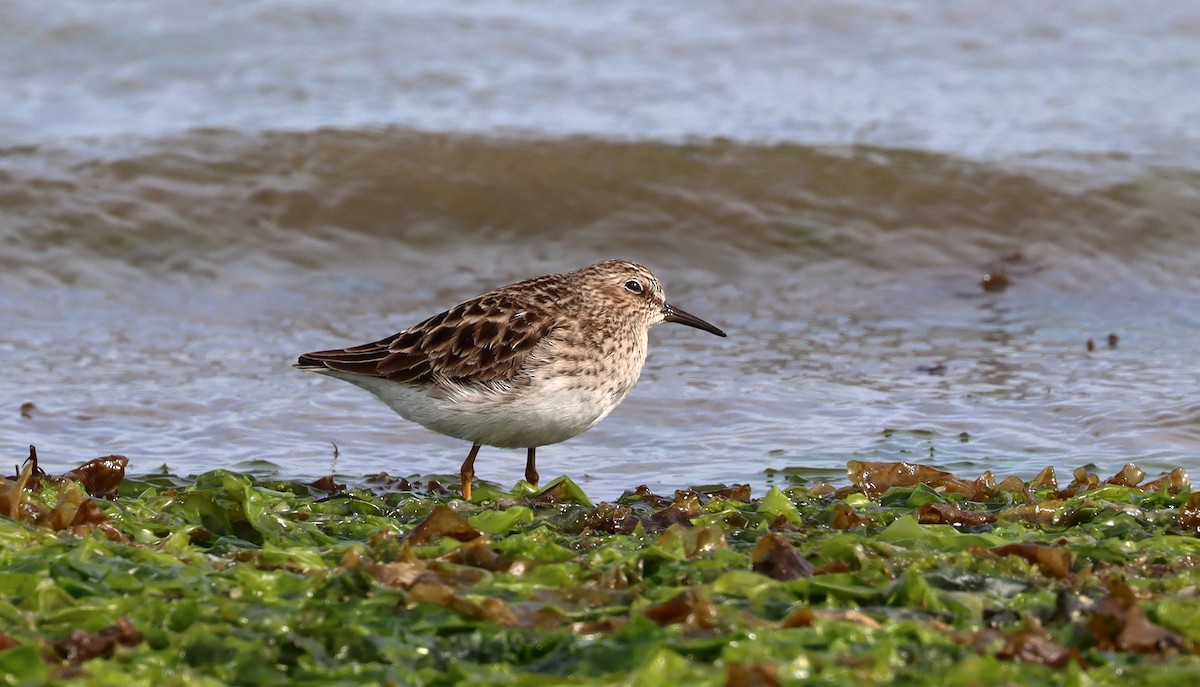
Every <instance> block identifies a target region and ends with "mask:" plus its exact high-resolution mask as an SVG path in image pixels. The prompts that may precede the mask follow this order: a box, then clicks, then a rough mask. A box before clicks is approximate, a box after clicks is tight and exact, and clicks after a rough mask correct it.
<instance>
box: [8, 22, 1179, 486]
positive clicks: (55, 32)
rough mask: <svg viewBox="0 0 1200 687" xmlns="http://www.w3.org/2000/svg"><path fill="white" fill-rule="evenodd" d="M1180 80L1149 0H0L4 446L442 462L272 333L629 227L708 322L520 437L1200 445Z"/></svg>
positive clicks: (613, 244) (705, 468)
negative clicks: (563, 420) (584, 413)
mask: <svg viewBox="0 0 1200 687" xmlns="http://www.w3.org/2000/svg"><path fill="white" fill-rule="evenodd" d="M1198 85H1200V5H1197V4H1194V3H1180V2H1174V1H1163V0H1146V1H1144V2H1140V3H1136V4H1131V3H1128V2H1119V1H1116V0H1067V1H1064V2H1057V3H1044V2H1034V1H1033V0H1018V1H1016V2H1008V3H977V2H968V3H926V2H896V1H895V0H848V1H845V2H794V3H782V2H753V1H746V2H711V3H700V4H697V3H691V2H683V1H681V0H667V1H664V2H658V3H644V2H637V1H634V0H614V1H612V2H606V3H603V4H599V5H598V4H596V3H585V2H553V3H531V2H498V1H487V2H460V3H452V4H446V3H434V2H405V3H394V2H386V1H383V0H375V1H360V2H354V3H342V2H333V1H332V0H330V1H308V2H296V1H293V0H288V1H286V2H285V1H283V0H258V1H255V2H245V1H238V2H230V1H214V2H208V3H199V4H197V3H187V2H180V1H178V0H155V1H153V2H150V1H144V2H137V1H127V0H120V1H118V0H86V1H85V0H75V1H64V2H55V3H49V4H47V3H43V2H39V1H37V0H9V1H8V2H5V3H3V4H0V100H2V102H3V106H2V107H0V294H2V295H3V302H2V304H0V360H2V363H3V366H2V368H0V369H2V370H3V371H2V372H0V450H2V451H3V455H6V456H8V462H9V464H15V463H17V462H19V461H20V460H21V459H22V458H24V456H25V454H26V450H27V449H26V447H27V445H29V444H36V445H37V447H38V450H39V454H40V456H41V457H42V461H43V465H44V467H46V468H47V469H48V470H50V471H51V472H55V471H62V470H65V469H67V468H69V467H72V466H74V465H75V464H77V463H79V462H82V461H83V460H86V459H89V458H92V457H95V456H98V455H105V454H110V453H120V454H124V455H127V456H129V458H130V460H131V468H130V469H131V471H133V472H135V473H146V472H152V471H156V470H158V469H160V468H161V467H162V466H166V468H167V469H169V470H171V471H172V472H175V473H179V474H195V473H199V472H203V471H206V470H210V469H214V468H232V469H239V470H249V471H253V472H256V473H260V474H263V475H273V476H280V477H285V478H297V479H306V478H315V477H318V476H320V475H324V474H327V473H330V472H334V473H337V474H339V475H345V476H349V477H351V478H354V477H358V476H363V475H367V474H371V473H374V472H379V471H387V472H389V473H391V474H393V475H426V476H428V475H435V474H436V475H454V474H455V473H456V472H457V469H458V465H459V463H460V462H461V460H462V458H463V457H464V455H465V452H466V449H467V447H466V446H464V445H463V444H462V443H461V442H458V441H455V440H452V439H447V438H444V437H440V436H438V435H435V434H433V433H431V432H429V431H427V430H424V429H423V428H421V427H419V426H416V425H413V424H410V423H407V422H406V421H404V420H402V419H401V418H399V417H398V416H396V415H394V414H393V413H392V412H391V411H390V410H388V409H387V408H386V407H385V406H384V405H383V404H381V403H379V402H378V401H376V400H375V399H374V398H373V397H371V396H369V395H367V394H365V393H364V392H362V391H360V390H358V389H356V388H354V387H352V386H351V385H349V384H345V383H342V382H337V381H335V380H330V379H327V378H323V377H320V376H317V375H312V374H306V373H301V372H298V371H295V370H293V369H292V368H291V367H290V366H291V363H292V362H293V361H294V359H295V356H296V354H298V353H301V352H304V351H309V350H314V349H320V348H328V347H333V346H341V345H349V344H355V343H361V342H364V341H368V340H373V339H375V338H379V337H382V336H384V335H387V334H391V333H392V332H394V331H398V330H399V329H402V328H403V327H405V326H408V325H410V324H413V323H415V322H416V321H418V320H420V319H422V318H424V317H426V316H428V315H432V314H434V313H436V312H438V311H440V310H442V309H444V308H446V307H449V306H450V305H453V304H454V303H457V302H458V301H461V300H463V299H465V298H467V297H470V296H473V295H475V294H477V293H479V292H481V291H483V290H485V289H488V288H491V287H494V286H498V285H500V284H504V283H508V282H510V281H515V280H517V279H521V278H524V277H528V276H533V275H536V274H542V273H547V272H553V271H561V270H569V269H573V268H575V267H578V266H581V265H584V264H588V263H590V262H593V261H595V260H597V259H601V258H607V257H624V258H631V259H636V260H639V261H642V262H644V263H646V264H647V265H649V266H651V267H652V268H653V269H654V270H655V271H656V273H657V274H658V275H659V277H660V278H661V279H662V280H663V282H664V284H665V285H666V288H667V293H668V297H669V298H670V299H671V301H672V302H674V303H676V304H678V305H679V306H681V307H683V308H684V309H686V310H688V311H690V312H693V313H695V314H697V315H699V316H701V317H704V318H706V319H708V320H710V321H712V322H714V323H716V324H718V325H719V326H722V327H723V328H725V329H726V330H727V331H728V332H729V334H730V338H729V339H726V340H719V339H716V338H714V337H711V336H708V335H705V334H703V333H700V332H696V331H693V330H689V329H686V328H682V327H672V326H664V327H660V328H658V329H656V330H655V331H654V332H653V333H652V334H651V355H650V359H649V362H648V364H647V369H646V371H645V373H644V374H643V378H642V381H641V383H640V384H639V386H638V387H637V388H636V389H635V391H634V392H633V393H632V394H631V396H630V397H629V398H628V399H627V400H626V401H625V403H624V404H623V405H622V407H620V408H619V409H618V410H617V411H616V412H614V413H613V415H612V416H610V417H609V418H608V419H607V420H606V421H605V422H603V423H602V424H601V425H599V426H598V427H597V428H595V429H593V430H592V431H590V432H588V433H587V434H584V435H582V436H580V437H578V438H576V439H573V440H571V441H569V442H567V443H564V444H560V445H557V446H553V447H547V448H545V449H543V450H542V451H540V452H539V458H540V460H539V464H540V467H541V472H542V474H543V475H544V476H546V477H552V476H555V475H558V474H568V475H570V476H572V477H573V478H574V479H576V480H577V481H579V482H580V483H581V484H582V485H583V486H584V488H585V490H587V491H588V492H589V493H590V494H592V495H593V496H594V497H598V498H612V497H614V496H616V495H617V494H619V493H620V492H621V491H622V490H624V489H627V488H632V487H633V486H636V485H638V484H643V483H645V484H648V485H650V486H651V488H653V489H655V490H658V491H670V490H671V489H674V488H682V487H686V486H689V485H696V484H703V483H716V482H723V483H732V482H750V483H751V484H752V485H754V486H755V489H756V491H757V490H759V489H761V488H762V487H763V486H764V485H765V484H767V483H785V482H786V481H787V480H818V479H832V480H834V481H838V480H842V481H844V479H845V478H844V468H845V463H846V461H847V460H851V459H868V460H920V461H923V462H928V463H931V464H934V465H938V466H941V467H944V468H947V469H951V470H954V471H956V472H958V473H961V474H964V475H966V476H974V475H976V474H978V473H979V472H980V471H982V470H983V469H992V470H994V471H995V472H996V473H997V474H999V475H1001V476H1004V475H1009V474H1018V475H1022V476H1025V477H1031V476H1032V475H1033V474H1034V473H1036V472H1037V471H1038V470H1039V469H1041V468H1042V467H1043V466H1045V465H1054V466H1056V467H1057V468H1058V469H1059V470H1060V475H1062V471H1064V470H1065V471H1069V469H1070V468H1074V467H1077V466H1080V465H1094V466H1096V467H1097V469H1100V470H1102V471H1112V470H1115V469H1116V468H1117V467H1119V466H1120V465H1121V464H1123V463H1125V462H1127V461H1134V462H1137V463H1138V464H1139V465H1141V466H1142V467H1143V468H1145V469H1146V470H1147V471H1149V472H1158V471H1160V470H1161V469H1163V468H1165V467H1169V466H1174V465H1179V466H1182V467H1184V468H1185V469H1190V470H1192V471H1193V472H1196V471H1197V470H1200V393H1198V369H1197V367H1198V366H1197V360H1198V358H1200V356H1198V352H1200V307H1198V306H1200V298H1198V297H1197V291H1200V267H1198V265H1200V145H1198V144H1200V88H1198V87H1197V86H1198ZM985 275H990V280H989V281H988V282H987V283H988V285H989V286H990V287H991V290H988V289H985V288H984V279H985ZM1110 334H1114V335H1115V340H1114V341H1113V342H1112V343H1114V344H1115V345H1110V340H1109V335H1110ZM1089 340H1091V342H1092V344H1093V345H1092V348H1093V350H1090V351H1089V350H1088V342H1089ZM23 404H32V405H31V406H30V405H25V406H24V412H22V406H23ZM334 444H336V446H337V451H336V453H337V457H336V458H335V451H334ZM523 457H524V453H523V452H521V451H501V450H499V449H485V450H484V452H483V453H482V454H481V456H480V459H479V463H478V464H477V468H476V469H477V471H478V473H479V477H480V478H481V479H485V480H490V481H493V482H496V483H499V484H501V485H503V486H508V485H511V484H512V483H513V482H515V481H516V480H517V479H519V477H520V475H521V472H522V469H523ZM1064 476H1065V475H1064ZM1198 476H1200V475H1198ZM448 481H449V482H451V483H452V484H455V483H456V481H455V479H449V480H448Z"/></svg>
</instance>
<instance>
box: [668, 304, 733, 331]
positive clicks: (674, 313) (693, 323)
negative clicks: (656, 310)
mask: <svg viewBox="0 0 1200 687" xmlns="http://www.w3.org/2000/svg"><path fill="white" fill-rule="evenodd" d="M663 319H664V320H666V321H667V322H678V323H679V324H686V325H687V326H689V327H695V328H696V329H703V330H704V331H706V332H709V333H711V334H716V335H717V336H725V332H723V331H721V330H720V329H717V328H716V327H714V326H713V325H711V324H709V323H707V322H705V321H704V320H702V319H700V318H699V317H696V316H695V315H689V314H688V313H685V312H684V311H682V310H680V309H679V308H676V307H675V306H673V305H668V306H667V307H665V308H663Z"/></svg>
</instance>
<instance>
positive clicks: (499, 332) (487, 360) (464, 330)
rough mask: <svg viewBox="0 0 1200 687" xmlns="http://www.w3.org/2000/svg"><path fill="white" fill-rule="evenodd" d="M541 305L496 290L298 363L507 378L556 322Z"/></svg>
mask: <svg viewBox="0 0 1200 687" xmlns="http://www.w3.org/2000/svg"><path fill="white" fill-rule="evenodd" d="M546 305H547V304H546V303H544V302H541V301H539V300H538V299H531V298H528V297H523V294H522V293H521V292H520V291H516V292H514V291H511V290H509V289H500V290H497V291H493V292H490V293H486V294H484V295H482V296H479V297H478V298H474V299H472V300H469V301H466V302H465V303H460V304H459V305H456V306H454V307H453V308H451V309H449V310H447V311H446V312H443V313H440V314H438V315H434V316H433V317H431V318H429V319H427V320H425V321H424V322H422V323H420V324H418V325H416V326H415V327H410V328H408V329H406V330H404V331H402V332H399V333H397V334H393V335H392V336H389V337H387V338H385V339H380V340H379V341H375V342H373V343H369V344H363V345H361V346H354V347H352V348H342V349H336V350H330V351H317V352H315V353H306V354H304V355H302V356H300V360H299V362H298V363H297V367H300V368H301V369H315V370H321V369H329V370H335V371H338V372H350V373H354V374H361V375H368V376H372V377H383V378H386V379H389V380H393V381H396V382H404V383H408V384H430V383H432V382H433V381H434V380H435V379H438V378H441V379H445V380H450V381H459V382H465V381H470V382H477V383H485V382H497V381H509V380H511V379H513V377H514V376H515V375H516V374H517V371H518V370H520V369H521V366H522V365H524V363H525V361H526V360H527V359H528V357H529V353H530V352H531V351H532V350H533V349H534V347H535V346H537V344H538V342H540V341H541V340H542V339H544V338H545V337H546V336H547V335H548V334H549V333H550V332H551V331H553V330H554V328H555V327H556V326H557V324H558V322H557V318H555V317H553V316H551V315H550V314H549V312H548V310H547V308H546Z"/></svg>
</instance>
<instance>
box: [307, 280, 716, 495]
mask: <svg viewBox="0 0 1200 687" xmlns="http://www.w3.org/2000/svg"><path fill="white" fill-rule="evenodd" d="M660 322H678V323H680V324H686V325H688V326H691V327H696V328H697V329H703V330H704V331H707V332H712V333H713V334H716V335H717V336H725V332H723V331H721V330H720V329H718V328H716V327H714V326H713V325H711V324H709V323H708V322H705V321H704V320H702V319H700V318H698V317H695V316H694V315H689V314H688V313H686V312H684V311H682V310H680V309H679V308H676V307H674V306H672V305H669V304H668V303H667V301H666V297H665V296H664V295H663V289H662V286H661V285H660V284H659V283H658V279H657V278H655V276H654V275H653V274H651V273H650V270H648V269H646V268H645V267H643V266H641V265H639V264H637V263H635V262H628V261H624V260H605V261H604V262H598V263H596V264H595V265H590V266H588V267H584V268H582V269H578V270H575V271H574V272H567V273H565V274H548V275H546V276H544V277H535V278H534V279H529V280H526V281H522V282H517V283H516V284H510V285H508V286H502V287H500V288H498V289H496V290H494V291H489V292H487V293H485V294H483V295H482V296H478V297H476V298H472V299H471V300H469V301H466V302H464V303H460V304H458V305H456V306H454V307H453V308H450V309H449V310H447V311H446V312H443V313H441V314H439V315H434V316H433V317H431V318H429V319H427V320H425V321H424V322H422V323H420V324H418V325H416V326H414V327H409V328H408V329H405V330H404V331H402V332H399V333H398V334H393V335H392V336H389V337H387V338H385V339H380V340H379V341H376V342H374V343H368V344H363V345H361V346H353V347H351V348H340V349H335V350H331V351H318V352H316V353H306V354H304V355H302V356H300V360H299V362H298V363H297V365H296V367H298V368H300V369H302V370H313V371H315V372H320V373H323V374H327V375H329V376H331V377H337V378H338V379H344V380H346V381H348V382H350V383H351V384H354V385H356V386H359V387H362V388H363V389H366V390H367V391H370V392H371V393H373V394H375V395H376V396H378V397H379V398H380V399H381V400H382V401H383V402H384V403H386V404H388V405H389V406H390V407H391V408H392V410H394V411H396V412H397V413H399V414H400V415H401V416H402V417H404V418H406V419H408V420H412V421H413V422H416V423H418V424H421V425H423V426H425V427H427V428H429V429H432V430H433V431H435V432H439V433H441V434H445V435H447V436H451V437H455V438H457V439H462V440H464V441H469V442H471V452H470V453H469V454H467V459H466V460H465V461H464V462H463V464H462V469H461V475H462V493H463V497H464V498H466V499H468V500H469V499H470V498H471V480H472V478H473V477H474V476H475V469H474V466H475V456H476V454H478V453H479V447H480V446H481V445H482V444H487V445H488V446H497V447H500V448H524V449H527V450H528V453H527V456H526V462H525V479H526V480H528V481H529V482H530V484H533V485H534V486H537V484H538V473H537V467H536V464H535V458H534V456H535V452H536V450H537V447H538V446H545V445H546V444H556V443H558V442H560V441H566V440H567V439H570V438H571V437H573V436H575V435H577V434H580V433H582V432H584V431H586V430H587V429H589V428H591V427H592V426H593V425H595V424H596V423H597V422H600V421H601V420H603V419H604V417H605V416H606V415H608V414H609V413H610V412H612V409H613V408H616V407H617V404H619V403H620V402H621V401H622V400H623V399H624V398H625V395H626V394H628V393H629V390H630V389H632V388H633V385H634V384H635V383H636V382H637V380H638V377H639V376H640V375H641V373H642V364H643V363H645V362H646V333H647V332H648V331H649V329H650V328H651V327H653V326H654V325H656V324H658V323H660Z"/></svg>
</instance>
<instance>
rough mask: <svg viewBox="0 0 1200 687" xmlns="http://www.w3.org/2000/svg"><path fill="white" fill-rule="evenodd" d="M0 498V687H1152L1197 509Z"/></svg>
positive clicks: (1079, 493) (1167, 664)
mask: <svg viewBox="0 0 1200 687" xmlns="http://www.w3.org/2000/svg"><path fill="white" fill-rule="evenodd" d="M126 466H127V461H125V459H124V458H122V457H120V456H109V457H106V458H102V459H97V460H96V461H91V462H89V463H87V464H85V465H81V466H80V467H79V468H77V469H76V470H73V471H71V472H69V473H67V474H66V475H64V476H62V477H51V476H49V475H45V474H44V473H41V471H40V470H38V469H37V467H36V461H27V462H26V463H25V465H24V467H23V468H22V470H21V471H20V472H19V473H18V474H17V475H14V476H12V477H9V478H7V479H3V481H2V483H0V515H3V516H4V517H0V676H3V680H4V681H5V683H6V684H18V685H39V684H50V683H54V684H88V685H122V686H129V685H140V684H154V685H173V684H178V685H185V684H186V685H191V684H196V685H210V684H211V685H216V684H264V685H265V684H280V683H282V682H285V681H286V682H289V683H293V684H306V683H312V684H317V683H319V684H338V683H344V684H355V685H361V684H400V685H408V684H412V685H418V684H443V685H449V684H458V683H465V682H471V683H474V684H514V685H525V684H527V685H548V684H580V685H587V684H644V685H657V684H672V683H674V684H684V683H686V684H695V685H706V684H713V685H719V684H728V685H772V684H856V685H873V684H879V685H883V684H939V685H942V684H963V685H993V684H994V685H1000V684H1033V683H1046V684H1080V685H1082V684H1094V685H1106V684H1113V685H1116V684H1121V685H1126V684H1160V683H1161V684H1179V683H1180V681H1181V680H1184V679H1187V678H1190V677H1191V676H1193V675H1195V674H1196V673H1197V671H1200V658H1198V657H1197V655H1196V653H1197V649H1196V647H1197V644H1198V643H1200V613H1197V610H1198V609H1200V592H1198V587H1197V582H1198V581H1200V574H1198V573H1197V568H1196V564H1197V562H1198V561H1200V539H1197V531H1198V529H1200V493H1197V492H1193V490H1192V488H1191V486H1190V483H1189V480H1188V478H1187V475H1186V474H1184V473H1183V471H1182V470H1175V471H1173V472H1171V473H1170V474H1168V475H1164V476H1162V477H1160V478H1158V479H1153V480H1149V481H1147V480H1146V478H1145V475H1143V474H1142V473H1141V471H1140V470H1138V469H1137V468H1135V467H1133V466H1127V467H1126V468H1125V469H1123V470H1122V471H1120V472H1119V473H1117V474H1116V475H1112V476H1109V477H1104V476H1098V475H1095V474H1090V473H1088V472H1087V471H1086V470H1083V469H1079V470H1076V471H1075V472H1074V475H1073V477H1072V479H1071V480H1070V481H1069V482H1067V481H1066V480H1063V482H1067V483H1064V484H1060V483H1059V480H1058V479H1057V478H1056V476H1055V474H1054V472H1053V470H1051V469H1047V470H1045V471H1043V472H1042V473H1041V474H1039V475H1038V476H1037V477H1036V478H1034V479H1033V480H1030V481H1023V480H1021V479H1018V478H1016V477H1008V478H1005V479H998V478H997V477H995V476H993V475H991V474H989V473H985V474H984V475H982V476H980V477H978V478H973V479H968V478H963V477H960V476H955V475H951V474H948V473H945V472H942V471H939V470H937V469H935V468H933V467H930V466H921V465H912V464H906V463H859V462H851V463H850V464H849V465H848V466H847V475H848V480H847V484H848V486H842V487H838V486H834V485H828V484H820V485H812V486H793V487H789V488H787V489H784V490H779V489H771V490H770V491H769V492H768V493H766V494H762V495H752V494H751V493H750V489H749V488H748V487H746V486H738V485H733V486H726V487H710V488H699V489H696V490H684V491H678V492H676V493H675V494H673V495H656V494H652V493H650V492H649V491H648V490H646V489H644V488H637V489H632V490H630V491H628V492H627V493H625V494H624V495H623V496H622V497H620V498H619V499H617V500H616V501H615V502H612V503H601V504H599V505H596V504H593V503H591V502H590V500H589V499H588V498H587V496H586V495H585V494H584V493H583V492H582V491H581V490H580V489H579V488H578V487H577V486H576V485H575V484H573V483H572V482H571V481H570V480H569V479H567V478H560V479H558V480H555V481H553V482H552V483H550V484H549V485H547V486H546V487H545V488H544V489H542V490H540V491H537V490H534V489H532V488H531V487H529V485H527V484H524V483H518V484H517V485H516V486H515V487H514V488H513V490H512V491H511V492H501V491H498V490H496V489H493V488H489V487H488V486H487V485H480V486H479V487H478V488H477V492H476V498H475V500H474V501H473V502H470V503H468V502H466V501H463V500H462V499H460V498H457V497H456V496H455V494H453V493H451V492H449V491H448V490H446V489H444V488H442V487H440V486H439V485H437V483H436V482H428V481H427V482H424V483H421V484H418V483H416V481H413V482H410V481H408V480H402V479H395V478H390V477H387V476H386V475H380V476H376V477H373V478H368V479H365V480H363V482H362V483H361V484H358V485H353V486H351V487H350V488H347V487H346V486H344V485H340V484H336V483H334V481H333V480H330V479H325V480H321V481H318V482H316V483H311V484H302V483H295V482H283V481H270V482H265V481H256V480H254V479H252V478H250V477H248V476H245V475H241V474H236V473H232V472H226V471H215V472H210V473H206V474H203V475H200V476H198V477H195V478H193V479H182V478H178V477H174V476H169V475H156V476H140V477H128V476H125V474H124V471H125V468H126Z"/></svg>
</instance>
